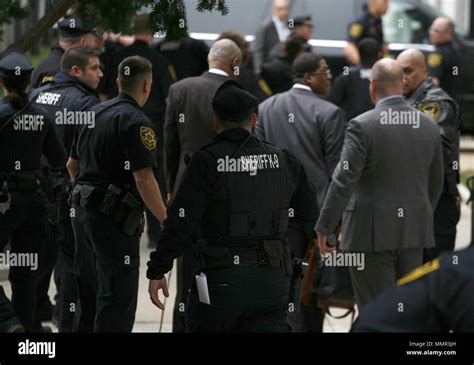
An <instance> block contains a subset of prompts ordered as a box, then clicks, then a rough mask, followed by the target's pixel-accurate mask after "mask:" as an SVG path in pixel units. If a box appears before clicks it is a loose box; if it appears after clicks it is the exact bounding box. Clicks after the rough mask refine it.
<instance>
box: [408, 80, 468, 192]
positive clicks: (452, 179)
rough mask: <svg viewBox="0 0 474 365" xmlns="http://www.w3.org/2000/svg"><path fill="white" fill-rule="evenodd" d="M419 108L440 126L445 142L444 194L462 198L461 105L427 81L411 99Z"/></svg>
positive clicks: (409, 101) (442, 139)
mask: <svg viewBox="0 0 474 365" xmlns="http://www.w3.org/2000/svg"><path fill="white" fill-rule="evenodd" d="M407 102H408V103H410V105H412V106H413V107H415V108H416V109H418V110H420V111H422V112H423V113H425V114H427V115H429V116H430V117H431V118H433V120H434V121H435V122H437V123H438V125H439V127H440V133H441V141H442V142H443V156H444V167H445V176H444V190H443V194H448V195H454V196H458V195H459V192H458V188H457V184H459V138H460V127H461V117H460V110H459V105H458V103H457V102H456V101H455V100H454V99H452V98H451V97H450V96H449V95H448V94H447V93H446V92H445V91H444V90H443V89H441V88H440V87H438V86H436V85H435V84H433V81H432V80H431V78H428V79H426V80H425V81H424V82H423V83H422V84H421V85H420V86H418V88H417V89H416V90H415V91H414V92H413V93H412V94H411V95H410V96H409V97H408V98H407Z"/></svg>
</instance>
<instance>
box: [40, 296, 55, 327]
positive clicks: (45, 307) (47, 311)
mask: <svg viewBox="0 0 474 365" xmlns="http://www.w3.org/2000/svg"><path fill="white" fill-rule="evenodd" d="M52 318H53V305H52V304H51V302H50V301H49V300H45V301H44V302H43V303H41V307H40V308H39V310H38V319H39V320H40V321H41V322H49V321H51V320H52Z"/></svg>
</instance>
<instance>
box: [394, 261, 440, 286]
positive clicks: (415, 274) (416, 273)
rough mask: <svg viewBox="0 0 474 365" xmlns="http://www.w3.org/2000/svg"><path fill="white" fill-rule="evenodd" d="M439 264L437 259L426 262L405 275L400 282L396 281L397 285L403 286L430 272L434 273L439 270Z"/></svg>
mask: <svg viewBox="0 0 474 365" xmlns="http://www.w3.org/2000/svg"><path fill="white" fill-rule="evenodd" d="M440 266H441V264H440V261H439V257H438V258H437V259H434V260H433V261H430V262H427V263H426V264H424V265H423V266H420V267H419V268H417V269H415V270H413V271H412V272H409V273H408V274H407V275H405V276H404V277H402V278H401V279H400V280H398V281H397V285H405V284H407V283H410V282H412V281H415V280H418V279H419V278H421V277H423V276H425V275H427V274H429V273H430V272H433V271H436V270H438V269H439V268H440Z"/></svg>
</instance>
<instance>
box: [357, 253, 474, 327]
mask: <svg viewBox="0 0 474 365" xmlns="http://www.w3.org/2000/svg"><path fill="white" fill-rule="evenodd" d="M473 266H474V247H469V248H467V249H465V250H463V251H457V252H449V253H444V254H442V255H441V256H440V257H439V258H437V259H435V260H433V261H430V262H428V263H426V264H425V265H424V266H421V267H420V268H418V269H416V270H414V271H413V272H411V273H409V274H408V275H406V276H405V277H403V278H401V279H400V280H399V281H398V286H394V287H391V288H389V289H387V290H386V291H384V292H382V293H381V294H380V295H378V296H377V298H375V299H374V300H373V301H371V302H370V303H368V304H367V305H366V306H365V307H364V309H363V310H362V312H361V314H360V316H359V318H358V320H357V322H356V323H355V324H354V327H353V331H354V332H438V333H439V332H450V331H453V332H474V296H473V295H472V293H473V292H474V271H473V270H472V267H473Z"/></svg>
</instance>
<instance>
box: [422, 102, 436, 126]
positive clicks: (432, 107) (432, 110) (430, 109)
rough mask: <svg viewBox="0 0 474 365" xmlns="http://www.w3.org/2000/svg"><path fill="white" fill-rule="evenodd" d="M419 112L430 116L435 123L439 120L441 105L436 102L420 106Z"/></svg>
mask: <svg viewBox="0 0 474 365" xmlns="http://www.w3.org/2000/svg"><path fill="white" fill-rule="evenodd" d="M418 110H420V111H422V112H423V113H425V114H426V115H429V116H430V117H431V118H433V119H434V120H435V121H438V119H439V104H438V102H436V101H431V102H428V103H423V104H420V106H419V107H418Z"/></svg>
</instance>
